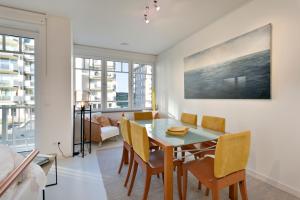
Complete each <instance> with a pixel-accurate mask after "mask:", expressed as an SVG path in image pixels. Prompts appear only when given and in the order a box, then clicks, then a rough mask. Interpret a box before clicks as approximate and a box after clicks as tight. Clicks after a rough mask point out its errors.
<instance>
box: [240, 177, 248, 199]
mask: <svg viewBox="0 0 300 200" xmlns="http://www.w3.org/2000/svg"><path fill="white" fill-rule="evenodd" d="M239 186H240V191H241V196H242V200H248V193H247V186H246V180H243V181H241V182H239Z"/></svg>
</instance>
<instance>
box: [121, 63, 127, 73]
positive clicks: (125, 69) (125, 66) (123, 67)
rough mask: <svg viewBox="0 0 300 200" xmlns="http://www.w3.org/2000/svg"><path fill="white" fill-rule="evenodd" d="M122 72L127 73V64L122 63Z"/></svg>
mask: <svg viewBox="0 0 300 200" xmlns="http://www.w3.org/2000/svg"><path fill="white" fill-rule="evenodd" d="M122 71H123V72H128V63H123V65H122Z"/></svg>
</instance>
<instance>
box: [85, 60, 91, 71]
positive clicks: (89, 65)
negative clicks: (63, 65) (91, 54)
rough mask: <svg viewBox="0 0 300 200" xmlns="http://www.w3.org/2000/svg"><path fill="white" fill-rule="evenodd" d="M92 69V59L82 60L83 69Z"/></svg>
mask: <svg viewBox="0 0 300 200" xmlns="http://www.w3.org/2000/svg"><path fill="white" fill-rule="evenodd" d="M91 67H93V59H84V68H86V69H88V68H91Z"/></svg>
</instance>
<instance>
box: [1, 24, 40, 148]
mask: <svg viewBox="0 0 300 200" xmlns="http://www.w3.org/2000/svg"><path fill="white" fill-rule="evenodd" d="M2 30H4V29H1V27H0V143H2V144H7V145H9V146H11V147H13V148H15V149H17V150H28V149H32V148H33V147H34V141H35V138H34V137H35V134H34V127H35V123H34V122H35V114H34V113H35V112H34V105H35V84H34V80H35V62H36V56H35V55H36V48H35V47H36V45H35V44H36V39H35V38H34V37H32V36H29V35H25V34H22V33H21V32H20V34H18V31H16V30H13V31H12V32H9V31H7V29H5V31H2Z"/></svg>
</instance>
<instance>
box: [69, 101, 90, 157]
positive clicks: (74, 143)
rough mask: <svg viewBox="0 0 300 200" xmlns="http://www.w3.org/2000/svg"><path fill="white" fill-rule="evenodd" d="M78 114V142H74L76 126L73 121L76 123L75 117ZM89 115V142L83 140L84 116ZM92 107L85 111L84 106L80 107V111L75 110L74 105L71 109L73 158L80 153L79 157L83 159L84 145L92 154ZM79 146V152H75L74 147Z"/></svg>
mask: <svg viewBox="0 0 300 200" xmlns="http://www.w3.org/2000/svg"><path fill="white" fill-rule="evenodd" d="M77 114H80V142H77V143H76V141H75V134H76V126H75V121H76V115H77ZM86 114H89V117H90V120H89V122H90V123H89V126H90V129H89V130H90V132H89V135H90V137H89V140H86V138H85V132H84V130H85V127H84V126H85V123H84V120H85V115H86ZM91 119H92V106H91V105H90V106H89V109H86V106H81V107H80V110H76V106H75V105H74V107H73V157H74V156H76V155H79V154H80V153H81V156H82V157H83V158H84V153H85V145H88V147H89V153H91V152H92V137H91V136H92V120H91ZM78 145H80V150H79V152H78V151H77V152H75V147H76V146H78Z"/></svg>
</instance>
